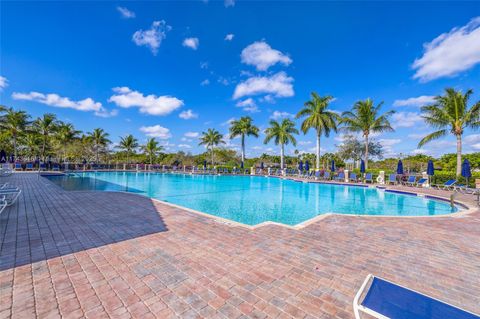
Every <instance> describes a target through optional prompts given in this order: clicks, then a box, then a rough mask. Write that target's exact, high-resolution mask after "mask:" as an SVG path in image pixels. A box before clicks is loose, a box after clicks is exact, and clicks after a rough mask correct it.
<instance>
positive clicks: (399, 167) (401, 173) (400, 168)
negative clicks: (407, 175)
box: [397, 160, 403, 175]
mask: <svg viewBox="0 0 480 319" xmlns="http://www.w3.org/2000/svg"><path fill="white" fill-rule="evenodd" d="M397 174H398V175H403V163H402V160H399V161H398V164H397Z"/></svg>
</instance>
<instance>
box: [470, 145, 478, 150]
mask: <svg viewBox="0 0 480 319" xmlns="http://www.w3.org/2000/svg"><path fill="white" fill-rule="evenodd" d="M471 146H472V148H473V149H475V150H480V143H477V144H473V145H471Z"/></svg>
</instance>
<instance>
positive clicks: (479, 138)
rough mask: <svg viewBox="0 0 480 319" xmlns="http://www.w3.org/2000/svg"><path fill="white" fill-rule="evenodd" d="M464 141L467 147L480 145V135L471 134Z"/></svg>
mask: <svg viewBox="0 0 480 319" xmlns="http://www.w3.org/2000/svg"><path fill="white" fill-rule="evenodd" d="M463 141H464V142H465V144H467V145H469V144H470V145H472V144H478V143H480V134H470V135H467V136H465V137H464V138H463Z"/></svg>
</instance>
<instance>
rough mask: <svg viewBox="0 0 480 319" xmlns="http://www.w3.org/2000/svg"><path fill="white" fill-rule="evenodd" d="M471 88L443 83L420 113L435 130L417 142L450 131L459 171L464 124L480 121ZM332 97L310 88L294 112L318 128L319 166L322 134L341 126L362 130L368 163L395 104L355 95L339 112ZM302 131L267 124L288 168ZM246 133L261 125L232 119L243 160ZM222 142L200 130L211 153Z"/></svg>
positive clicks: (286, 122) (305, 126) (305, 127)
mask: <svg viewBox="0 0 480 319" xmlns="http://www.w3.org/2000/svg"><path fill="white" fill-rule="evenodd" d="M472 94H473V91H472V90H468V91H467V92H466V93H462V92H461V91H458V90H455V89H453V88H447V89H445V93H444V95H439V96H437V97H435V98H434V102H433V103H432V104H430V105H426V106H423V107H422V108H421V112H422V117H423V118H424V119H425V122H426V123H427V124H428V125H430V126H431V127H433V128H434V129H437V130H436V131H435V132H433V133H431V134H428V135H427V136H425V137H424V138H423V139H422V140H421V141H420V142H419V144H418V146H419V147H422V146H423V145H425V144H427V143H428V142H431V141H433V140H435V139H438V138H440V137H444V136H446V135H448V134H449V133H451V134H453V135H454V136H455V137H456V140H457V169H456V174H457V175H460V174H461V165H462V158H461V157H462V135H463V133H464V131H465V129H467V128H470V129H473V130H475V129H478V128H479V127H480V102H477V103H475V104H474V105H473V106H471V107H469V106H468V100H469V98H470V97H471V95H472ZM332 101H333V97H332V96H320V95H318V94H317V93H315V92H312V93H311V99H310V100H309V101H307V102H305V103H304V107H303V108H302V109H301V110H300V111H299V112H298V113H297V114H296V118H297V119H299V118H303V122H302V123H301V126H300V128H301V130H302V132H303V133H304V134H307V133H308V132H309V131H310V130H311V129H312V130H315V133H316V163H315V167H316V168H317V169H320V149H321V148H320V141H321V137H322V136H325V137H329V136H330V133H331V132H332V131H333V132H337V131H338V130H343V131H346V132H351V133H360V134H361V135H362V136H363V138H364V142H365V152H364V161H365V168H366V169H368V155H369V149H368V145H369V138H370V136H371V135H372V134H373V133H383V132H392V131H394V129H393V127H392V125H391V123H390V121H389V118H390V116H391V115H392V114H393V113H394V111H393V110H391V111H388V112H385V113H381V107H382V105H383V102H381V103H379V104H376V105H375V104H374V102H373V101H372V100H371V99H366V100H360V101H357V102H356V103H355V104H354V105H353V107H352V109H351V110H350V111H345V112H343V113H342V114H339V113H337V112H335V111H333V110H331V109H329V105H330V103H331V102H332ZM298 134H299V132H298V130H297V129H296V128H295V123H294V122H293V121H292V120H290V119H288V118H285V119H283V120H281V121H276V120H271V121H270V127H268V128H267V129H266V130H265V140H264V143H265V144H267V143H269V142H270V141H271V140H273V141H274V143H275V144H276V145H280V157H281V168H282V169H283V168H284V147H285V145H287V144H290V143H291V144H292V145H294V146H295V145H296V143H297V141H296V139H295V136H294V135H298ZM247 136H253V137H258V136H259V128H258V127H257V126H255V125H254V124H253V120H252V118H251V117H249V116H245V117H242V118H240V119H239V120H235V121H232V123H231V125H230V134H229V138H230V139H232V138H235V137H240V138H241V158H242V163H243V162H244V160H245V138H246V137H247ZM220 144H225V141H224V140H223V135H222V134H220V132H218V131H217V130H215V129H208V130H207V131H206V132H203V133H202V136H201V137H200V143H199V145H204V146H205V147H207V149H209V150H210V152H211V154H212V164H213V152H214V148H215V147H216V146H218V145H220Z"/></svg>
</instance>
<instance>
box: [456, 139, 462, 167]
mask: <svg viewBox="0 0 480 319" xmlns="http://www.w3.org/2000/svg"><path fill="white" fill-rule="evenodd" d="M460 174H462V135H460V134H458V135H457V176H460Z"/></svg>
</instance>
